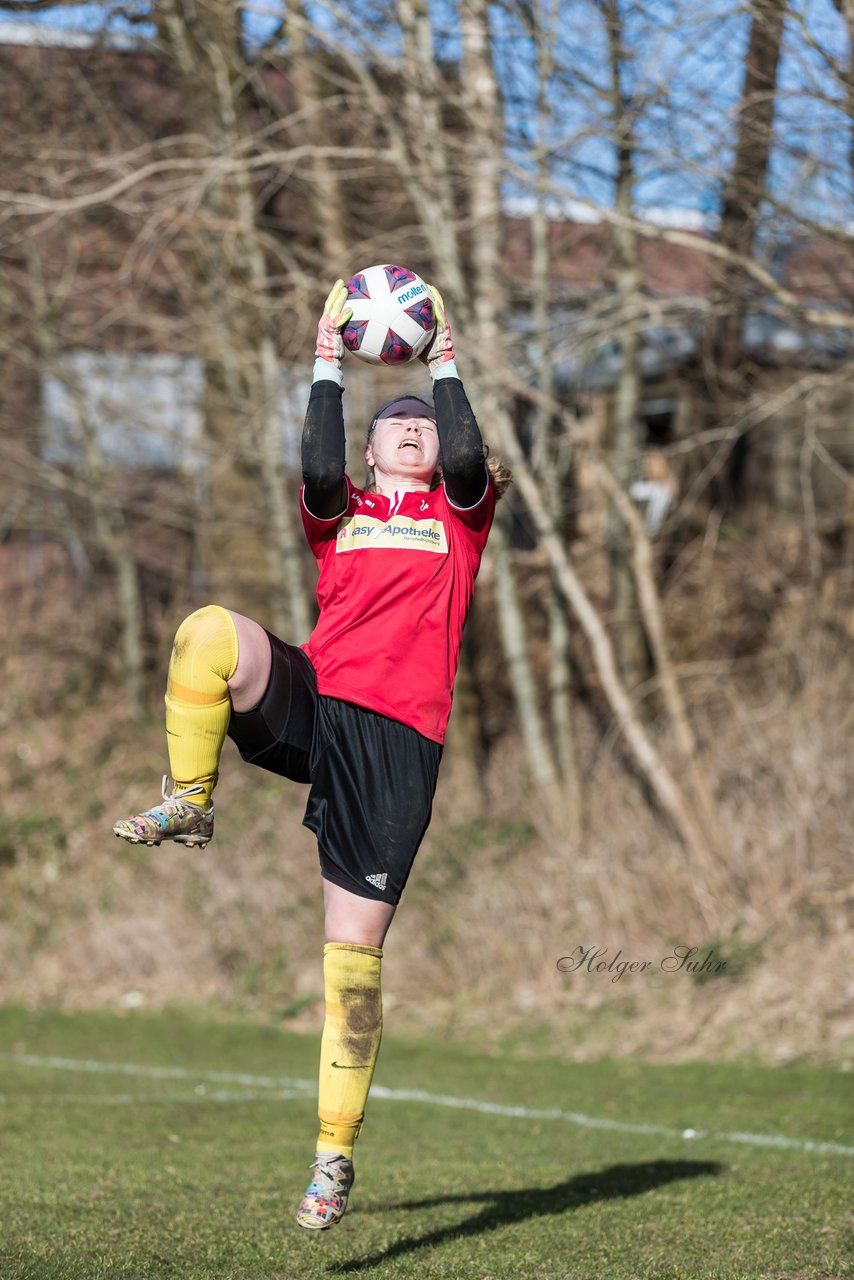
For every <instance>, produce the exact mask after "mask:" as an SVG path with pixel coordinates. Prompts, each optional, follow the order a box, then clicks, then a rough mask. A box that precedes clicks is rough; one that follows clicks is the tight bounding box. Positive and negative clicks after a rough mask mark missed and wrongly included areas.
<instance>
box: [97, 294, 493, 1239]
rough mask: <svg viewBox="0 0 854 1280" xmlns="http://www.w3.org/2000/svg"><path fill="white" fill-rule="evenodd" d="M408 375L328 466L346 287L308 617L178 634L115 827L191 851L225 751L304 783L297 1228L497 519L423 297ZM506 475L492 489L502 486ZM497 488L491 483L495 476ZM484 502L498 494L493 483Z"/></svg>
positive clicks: (336, 308)
mask: <svg viewBox="0 0 854 1280" xmlns="http://www.w3.org/2000/svg"><path fill="white" fill-rule="evenodd" d="M431 293H432V294H433V298H434V303H435V306H436V313H437V327H436V333H435V337H434V338H433V340H432V342H431V344H430V346H429V347H428V349H427V351H426V353H425V355H424V356H423V357H422V359H424V360H425V362H426V364H427V367H428V369H429V371H430V374H431V376H432V380H433V402H434V403H433V405H429V404H427V403H426V402H425V401H424V400H421V399H420V398H419V397H417V396H409V395H407V396H402V397H399V398H397V399H394V400H392V401H390V402H389V403H387V404H385V405H383V406H381V408H380V409H378V411H377V413H376V414H375V416H374V419H373V421H372V422H371V424H370V427H369V429H368V438H367V444H366V447H365V460H366V462H367V464H368V467H369V469H370V472H369V474H370V476H371V482H370V483H369V484H368V486H367V487H366V488H363V489H360V488H358V487H357V486H356V485H355V484H353V482H352V480H350V478H349V477H348V476H347V475H346V474H345V470H344V417H343V412H342V403H341V402H342V395H343V376H342V358H343V355H344V346H343V342H342V339H341V333H340V330H341V327H342V325H344V324H345V323H346V321H347V319H348V317H349V314H350V312H349V311H348V310H347V308H346V303H347V291H346V288H345V286H344V284H343V283H342V281H340V280H339V281H337V282H336V284H335V285H334V286H333V288H332V291H331V292H330V294H329V297H328V298H327V300H326V305H325V307H324V312H323V316H322V318H321V320H320V324H319V325H318V331H317V350H316V353H315V354H316V360H315V366H314V379H313V382H312V387H311V393H310V396H309V403H308V412H307V415H306V420H305V428H304V431H303V440H302V468H303V489H302V502H301V507H302V519H303V524H304V526H305V532H306V536H307V538H308V541H309V544H310V546H311V549H312V551H313V552H314V555H315V557H316V559H317V563H318V566H319V571H320V576H319V580H318V587H317V599H318V604H319V606H320V615H319V618H318V622H317V625H316V627H315V629H314V631H313V632H312V634H311V636H310V637H309V639H308V641H307V643H306V644H304V645H302V646H301V647H300V648H296V647H294V646H292V645H289V644H285V643H284V642H283V641H282V640H280V639H278V637H276V636H274V635H271V634H270V633H269V632H267V631H265V630H264V628H263V627H261V626H259V625H258V623H256V622H253V621H251V620H250V619H249V618H245V617H243V616H242V615H240V614H238V613H233V612H232V611H231V610H227V609H224V608H221V607H220V606H219V605H208V606H207V607H205V608H203V609H199V610H198V611H197V612H196V613H194V614H192V615H191V616H190V617H189V618H187V619H186V620H185V621H184V622H183V623H182V624H181V626H180V627H179V629H178V632H177V634H176V636H175V643H174V647H173V650H172V656H171V659H170V663H169V677H168V684H167V692H166V732H167V741H168V746H169V761H170V767H171V773H172V777H173V779H174V786H173V788H172V791H171V794H167V788H166V785H165V782H166V780H165V779H164V788H163V803H162V804H159V805H157V806H155V807H154V808H153V809H149V810H148V811H147V812H145V813H141V814H137V815H135V816H134V817H131V818H126V819H124V820H122V821H120V822H117V823H116V825H115V827H114V828H113V830H114V831H115V833H116V835H117V836H121V837H122V838H123V839H124V840H129V841H130V842H131V843H134V844H138V843H140V842H144V843H145V844H159V843H160V841H161V840H163V839H167V840H175V841H178V842H180V843H182V844H185V845H197V846H204V845H206V844H207V842H208V841H209V840H210V839H211V836H212V835H213V802H212V799H211V793H212V792H213V789H214V786H215V784H216V780H217V771H218V768H219V759H220V752H221V749H222V745H223V742H224V739H225V737H226V735H228V736H229V737H231V738H232V739H233V740H234V741H235V743H236V744H237V747H238V749H239V751H240V754H241V756H242V757H243V759H244V760H247V761H249V762H251V763H252V764H257V765H260V766H262V767H263V768H266V769H270V770H272V772H274V773H277V774H281V775H283V776H284V777H286V778H292V779H294V780H296V781H298V782H310V783H311V791H310V793H309V797H308V805H307V808H306V812H305V817H304V819H303V821H304V824H305V825H306V826H307V827H309V828H310V829H311V830H312V831H314V832H315V833H316V835H317V843H318V851H319V856H320V869H321V876H322V879H323V891H324V915H325V919H324V923H325V943H326V944H325V946H324V953H323V974H324V989H325V997H326V1015H325V1022H324V1029H323V1037H322V1041H321V1056H320V1090H319V1099H318V1114H319V1118H320V1134H319V1137H318V1141H317V1151H316V1156H315V1162H314V1164H313V1165H312V1169H313V1170H314V1175H313V1177H312V1181H311V1182H310V1183H309V1186H308V1188H307V1190H306V1193H305V1196H304V1197H303V1200H302V1203H301V1205H300V1207H299V1211H298V1213H297V1222H299V1224H300V1225H301V1226H303V1227H310V1228H320V1229H323V1228H326V1227H330V1226H332V1225H333V1224H334V1223H336V1222H338V1221H339V1220H340V1218H341V1217H342V1215H343V1213H344V1211H345V1209H346V1207H347V1197H348V1194H349V1191H350V1187H351V1186H352V1184H353V1177H354V1174H353V1144H354V1142H355V1140H356V1137H357V1135H358V1133H359V1129H360V1127H361V1124H362V1120H363V1117H364V1112H365V1103H366V1100H367V1096H368V1090H369V1088H370V1084H371V1078H372V1076H373V1071H374V1066H375V1063H376V1059H377V1054H378V1051H379V1045H380V1035H381V1030H382V1000H381V994H380V962H381V959H382V946H383V942H384V940H385V935H386V932H387V930H388V927H389V925H390V923H391V920H392V917H393V915H394V913H395V908H396V906H397V903H398V902H399V901H400V896H401V893H402V892H403V887H404V885H405V884H406V880H407V877H408V875H409V872H410V869H411V867H412V863H413V860H414V858H415V854H416V852H417V850H418V846H419V844H420V843H421V840H422V837H423V836H424V832H425V831H426V829H427V824H428V822H429V820H430V813H431V808H432V801H433V793H434V790H435V787H436V777H437V772H438V768H439V760H440V757H441V755H442V742H443V739H444V734H445V726H446V724H447V721H448V715H449V713H450V709H451V692H452V687H453V683H454V676H455V673H456V669H457V662H458V659H459V651H460V640H461V636H462V631H463V625H464V623H465V619H466V614H467V612H468V608H469V605H470V602H471V598H472V592H473V589H474V581H475V578H476V576H477V572H478V568H479V565H480V559H481V555H482V554H483V549H484V546H485V544H486V539H487V536H488V533H489V529H490V525H491V523H492V517H493V513H494V508H495V497H496V483H495V481H494V480H493V478H492V474H491V470H490V469H489V468H487V466H486V459H485V451H484V447H483V442H482V440H481V436H480V431H479V429H478V426H477V422H476V420H475V417H474V414H473V413H472V410H471V407H470V405H469V403H468V399H467V398H466V394H465V391H464V389H463V384H462V382H461V381H460V379H459V377H458V374H457V368H456V363H455V360H454V346H453V340H452V336H451V330H450V327H449V325H448V323H447V320H446V317H445V313H444V307H443V304H442V300H441V297H440V296H439V294H438V293H437V292H435V291H433V290H431ZM505 475H506V473H505ZM501 479H502V480H503V479H504V477H503V476H502V477H501ZM498 487H500V484H499V486H498Z"/></svg>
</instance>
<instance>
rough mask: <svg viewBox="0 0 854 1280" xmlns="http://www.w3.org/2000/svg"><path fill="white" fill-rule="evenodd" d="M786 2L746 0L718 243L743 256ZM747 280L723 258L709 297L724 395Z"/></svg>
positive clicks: (737, 357) (750, 238) (755, 218)
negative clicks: (740, 78)
mask: <svg viewBox="0 0 854 1280" xmlns="http://www.w3.org/2000/svg"><path fill="white" fill-rule="evenodd" d="M787 8H788V0H751V3H750V13H751V22H750V38H749V41H748V47H747V55H746V58H745V68H744V83H743V86H742V90H741V99H740V103H739V109H738V124H737V132H736V143H735V155H734V158H733V164H732V169H731V170H730V173H729V177H728V179H727V182H726V186H725V189H724V198H723V207H722V210H721V226H720V243H721V245H722V246H723V248H725V249H727V250H730V251H731V252H732V253H734V254H736V255H738V257H740V258H743V259H749V258H751V257H752V256H753V249H754V245H755V243H756V232H757V229H758V226H759V218H760V214H761V208H762V201H763V199H764V196H765V190H766V182H767V177H768V166H769V161H770V157H771V145H772V141H773V127H774V110H775V105H776V93H777V73H778V69H779V64H780V53H781V50H782V45H783V26H784V21H785V17H786V10H787ZM749 295H750V280H749V277H748V276H747V274H746V272H745V271H744V270H743V269H742V268H741V267H740V266H739V264H738V263H737V262H730V261H725V262H724V265H723V266H722V269H721V275H720V279H719V282H718V287H717V290H716V291H715V296H714V297H713V299H712V310H711V320H710V326H709V333H708V338H707V347H708V350H709V354H710V357H711V361H712V370H711V372H712V374H713V376H714V378H715V379H716V382H717V384H718V386H719V388H720V391H721V392H722V393H723V394H726V393H728V392H730V393H731V392H733V391H735V392H736V393H738V391H739V387H738V382H739V377H738V375H739V369H740V365H741V357H742V338H743V329H744V318H745V314H746V311H747V305H748V300H749Z"/></svg>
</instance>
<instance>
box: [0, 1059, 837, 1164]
mask: <svg viewBox="0 0 854 1280" xmlns="http://www.w3.org/2000/svg"><path fill="white" fill-rule="evenodd" d="M0 1060H5V1061H6V1062H11V1063H16V1064H18V1065H21V1066H29V1067H36V1068H41V1069H48V1070H55V1071H71V1072H83V1073H87V1072H88V1073H96V1074H99V1075H125V1076H139V1077H141V1078H142V1079H147V1080H187V1081H191V1080H198V1081H209V1082H211V1083H214V1084H236V1085H241V1086H244V1088H243V1089H241V1090H240V1091H237V1092H235V1091H229V1090H214V1091H208V1090H207V1089H206V1088H204V1086H203V1085H197V1086H196V1088H195V1089H194V1090H193V1092H192V1094H186V1095H183V1096H181V1095H174V1098H175V1100H176V1101H177V1100H179V1099H180V1100H182V1101H198V1102H238V1101H239V1102H247V1101H258V1100H262V1101H270V1102H273V1101H280V1100H287V1099H292V1098H305V1097H306V1096H310V1095H313V1094H314V1093H315V1092H316V1089H317V1085H316V1083H315V1081H313V1080H299V1079H291V1078H289V1077H287V1076H256V1075H249V1074H247V1073H244V1072H232V1071H207V1070H201V1069H194V1068H190V1067H153V1066H143V1065H138V1064H136V1063H132V1062H101V1061H95V1060H92V1059H86V1058H56V1057H39V1056H37V1055H36V1054H30V1053H0ZM0 1097H3V1100H6V1099H7V1098H9V1100H11V1099H10V1096H9V1095H5V1096H3V1095H0ZM113 1097H114V1102H115V1105H118V1104H119V1101H120V1099H121V1101H122V1102H124V1100H125V1098H126V1099H127V1103H128V1104H133V1105H135V1104H136V1103H138V1102H145V1101H148V1100H149V1097H148V1096H147V1095H144V1094H141V1095H132V1094H128V1095H119V1096H116V1095H113ZM371 1098H378V1099H381V1100H382V1101H384V1102H416V1103H421V1104H423V1105H425V1106H431V1107H450V1108H453V1109H454V1110H457V1111H476V1112H479V1113H480V1114H482V1115H490V1116H506V1117H507V1118H509V1119H517V1120H561V1121H563V1122H564V1123H566V1124H572V1125H577V1126H578V1127H579V1128H583V1129H608V1130H610V1131H612V1132H614V1133H637V1134H644V1135H652V1136H655V1137H662V1138H682V1139H684V1140H686V1141H692V1142H694V1141H698V1140H700V1139H703V1138H706V1139H708V1140H709V1141H712V1142H735V1143H740V1144H741V1145H743V1146H748V1147H776V1148H777V1149H780V1150H785V1151H808V1152H815V1153H817V1154H819V1155H837V1156H854V1146H852V1147H849V1146H844V1145H843V1144H842V1143H839V1142H818V1141H813V1140H812V1139H809V1138H786V1137H783V1136H782V1135H775V1134H765V1133H741V1132H738V1131H737V1132H735V1133H714V1132H712V1131H711V1130H704V1129H671V1128H668V1127H667V1126H666V1125H660V1124H634V1123H631V1122H630V1121H626V1120H611V1119H609V1118H608V1117H606V1116H588V1115H583V1114H582V1113H581V1112H578V1111H559V1110H552V1109H542V1110H541V1109H538V1108H536V1107H510V1106H505V1105H503V1104H502V1103H499V1102H484V1101H481V1100H479V1099H477V1098H457V1097H454V1096H453V1095H452V1094H446V1093H427V1092H426V1091H424V1090H423V1089H387V1088H385V1087H384V1086H382V1085H373V1086H372V1087H371ZM104 1100H105V1099H104V1098H103V1097H101V1096H98V1095H93V1096H92V1097H91V1098H89V1099H86V1101H88V1102H89V1103H95V1104H97V1103H98V1102H101V1101H104ZM150 1100H151V1101H164V1100H166V1098H165V1097H164V1095H162V1094H159V1095H151V1096H150ZM169 1100H172V1099H169ZM18 1101H22V1099H18Z"/></svg>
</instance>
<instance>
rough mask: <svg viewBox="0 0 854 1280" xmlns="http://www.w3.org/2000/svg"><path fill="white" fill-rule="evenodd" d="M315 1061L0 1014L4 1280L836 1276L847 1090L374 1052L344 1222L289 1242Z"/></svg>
mask: <svg viewBox="0 0 854 1280" xmlns="http://www.w3.org/2000/svg"><path fill="white" fill-rule="evenodd" d="M317 1049H318V1046H317V1041H316V1039H315V1038H314V1037H305V1036H297V1035H292V1034H287V1033H284V1032H282V1031H279V1030H278V1029H276V1028H273V1027H265V1026H259V1025H257V1024H256V1023H245V1022H239V1023H238V1022H225V1021H205V1020H203V1019H202V1018H201V1016H200V1015H193V1014H178V1013H172V1014H168V1015H155V1014H147V1013H139V1012H134V1013H132V1014H130V1013H129V1014H127V1015H120V1016H114V1015H109V1014H87V1015H63V1014H58V1013H53V1012H30V1011H26V1010H20V1009H5V1010H3V1009H0V1126H2V1148H0V1149H2V1161H1V1162H0V1277H2V1280H60V1278H61V1280H101V1278H107V1277H109V1278H110V1280H119V1277H121V1278H122V1280H160V1278H161V1277H164V1278H165V1277H180V1278H181V1280H232V1278H234V1280H237V1278H238V1277H239V1278H241V1280H243V1277H246V1278H247V1280H248V1278H249V1277H251V1278H252V1280H266V1278H268V1277H269V1278H272V1277H276V1278H279V1277H281V1278H282V1280H285V1278H290V1277H300V1278H302V1277H307V1278H313V1277H327V1276H339V1275H353V1276H357V1277H365V1278H366V1280H367V1278H368V1277H404V1276H406V1277H409V1276H413V1277H414V1276H418V1277H448V1278H449V1280H450V1278H453V1280H457V1278H461V1277H466V1278H468V1277H472V1278H474V1280H490V1278H491V1277H532V1278H536V1280H629V1278H630V1277H638V1278H639V1280H640V1278H642V1280H653V1278H655V1280H665V1278H667V1280H670V1278H673V1280H676V1278H677V1277H679V1278H680V1280H681V1278H682V1277H685V1278H686V1280H687V1278H688V1277H690V1278H691V1280H763V1278H764V1277H768V1278H771V1277H773V1278H774V1280H784V1278H785V1280H794V1278H795V1277H797V1278H798V1280H802V1278H803V1280H806V1278H807V1277H810V1278H814V1280H818V1278H819V1277H823V1278H828V1277H841V1276H849V1275H852V1274H854V1268H853V1267H852V1262H851V1244H852V1240H851V1225H852V1218H851V1207H850V1201H849V1200H848V1197H847V1192H850V1187H851V1183H852V1174H854V1149H852V1147H851V1145H850V1144H851V1135H850V1131H849V1133H848V1134H846V1121H847V1120H848V1119H850V1111H851V1107H850V1103H851V1095H852V1083H854V1082H852V1077H851V1076H850V1075H845V1074H842V1073H839V1072H834V1071H831V1070H824V1069H820V1068H794V1067H786V1068H780V1069H777V1070H773V1069H768V1068H760V1067H753V1066H731V1065H702V1066H700V1065H686V1066H658V1065H649V1064H636V1063H627V1062H607V1063H601V1064H585V1065H577V1064H572V1063H566V1062H561V1061H557V1060H549V1059H541V1060H537V1061H519V1060H512V1059H507V1058H495V1057H487V1056H483V1055H479V1054H477V1053H475V1052H470V1053H466V1052H463V1051H461V1050H459V1049H447V1048H445V1047H443V1046H442V1045H441V1044H439V1043H437V1042H430V1043H421V1044H417V1045H413V1044H403V1043H400V1042H397V1043H395V1041H394V1040H393V1039H392V1038H391V1037H390V1036H387V1037H386V1040H385V1042H384V1044H383V1048H382V1053H381V1056H380V1065H379V1068H378V1070H377V1075H376V1079H375V1085H376V1086H377V1090H376V1093H375V1096H373V1097H372V1099H371V1101H370V1103H369V1109H368V1116H367V1120H366V1123H365V1127H364V1130H363V1134H362V1137H361V1139H360V1142H359V1146H358V1147H357V1151H356V1155H357V1165H356V1167H357V1180H356V1185H355V1189H354V1192H353V1195H352V1199H351V1209H350V1211H349V1212H348V1214H347V1216H346V1218H345V1219H344V1221H343V1222H342V1223H341V1224H340V1225H339V1226H338V1227H337V1228H334V1229H333V1230H331V1231H328V1232H322V1233H317V1234H312V1233H309V1232H306V1231H302V1230H300V1228H299V1227H297V1226H296V1224H295V1223H294V1221H293V1214H294V1210H295V1208H296V1204H297V1202H298V1201H299V1198H300V1195H301V1193H302V1190H303V1186H304V1184H305V1182H306V1180H307V1176H308V1165H309V1163H310V1160H311V1154H312V1149H313V1140H314V1136H315V1115H314V1113H315V1099H314V1093H313V1081H314V1077H315V1072H316V1058H317ZM405 1091H409V1092H410V1094H411V1093H413V1092H419V1091H420V1092H421V1093H422V1094H423V1095H426V1096H422V1097H420V1098H413V1097H411V1096H410V1097H408V1098H406V1097H400V1096H397V1095H398V1094H399V1093H402V1092H405ZM454 1100H456V1103H454ZM477 1104H480V1105H481V1109H477ZM484 1104H485V1106H484ZM490 1104H492V1105H493V1110H492V1111H490V1110H489V1109H488V1107H489V1105H490ZM502 1108H503V1110H502ZM514 1108H515V1109H516V1110H517V1112H521V1114H513V1113H512V1112H513V1109H514ZM532 1113H533V1114H532ZM569 1113H575V1115H576V1119H575V1120H573V1119H571V1118H569ZM585 1117H586V1119H585ZM596 1120H601V1121H604V1122H605V1126H606V1127H601V1126H598V1125H593V1124H591V1123H589V1121H596ZM607 1126H612V1127H607ZM620 1126H625V1128H622V1127H620ZM685 1130H694V1131H695V1132H696V1133H697V1134H698V1135H699V1136H695V1137H693V1138H690V1137H689V1138H686V1137H684V1136H682V1134H683V1133H684V1131H685ZM739 1134H740V1135H741V1136H742V1140H740V1141H739V1140H736V1138H737V1135H739ZM734 1135H735V1136H734ZM751 1135H762V1136H764V1137H766V1138H771V1139H775V1140H789V1141H790V1143H791V1145H759V1144H758V1143H757V1141H756V1140H755V1139H754V1137H751ZM809 1143H812V1144H815V1145H813V1146H812V1147H810V1146H809V1145H806V1144H809ZM846 1232H847V1239H846Z"/></svg>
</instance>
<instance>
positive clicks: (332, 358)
mask: <svg viewBox="0 0 854 1280" xmlns="http://www.w3.org/2000/svg"><path fill="white" fill-rule="evenodd" d="M349 317H350V309H349V307H348V306H347V286H346V285H345V284H344V281H343V280H336V281H335V283H334V285H333V286H332V288H331V289H330V290H329V296H328V297H327V299H326V301H325V302H324V304H323V315H322V316H321V317H320V323H319V324H318V326H317V345H316V347H315V351H314V354H315V355H316V356H317V357H318V359H320V360H328V361H329V363H330V364H337V366H338V368H339V369H340V368H341V361H342V359H343V358H344V343H343V341H342V338H341V330H342V328H343V327H344V325H345V324H346V323H347V321H348V319H349Z"/></svg>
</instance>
